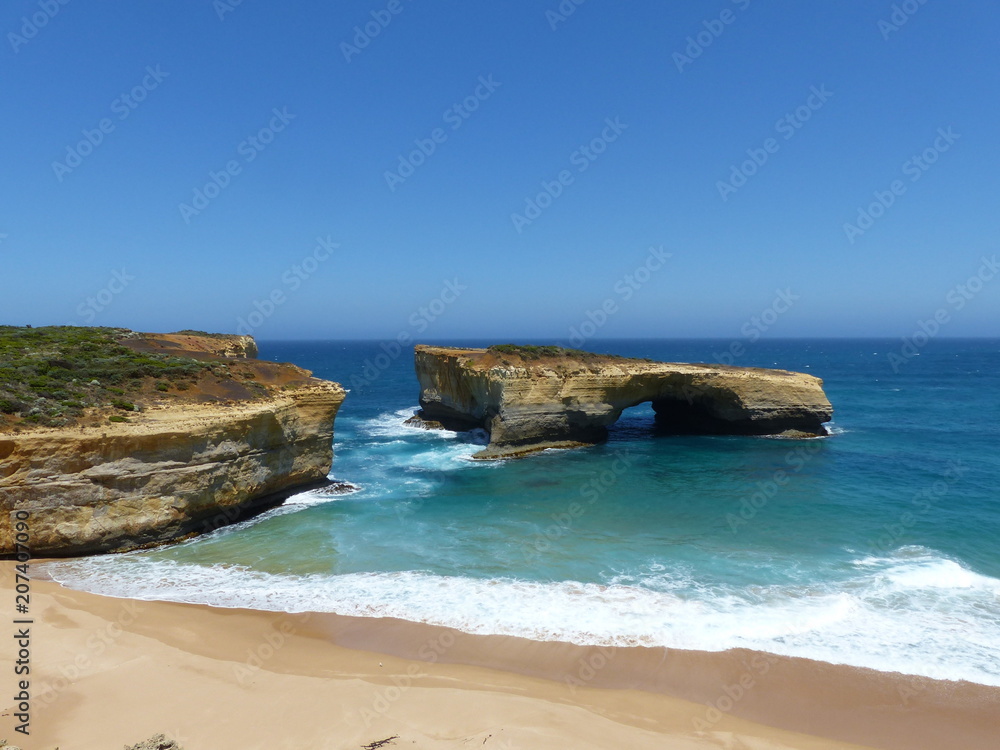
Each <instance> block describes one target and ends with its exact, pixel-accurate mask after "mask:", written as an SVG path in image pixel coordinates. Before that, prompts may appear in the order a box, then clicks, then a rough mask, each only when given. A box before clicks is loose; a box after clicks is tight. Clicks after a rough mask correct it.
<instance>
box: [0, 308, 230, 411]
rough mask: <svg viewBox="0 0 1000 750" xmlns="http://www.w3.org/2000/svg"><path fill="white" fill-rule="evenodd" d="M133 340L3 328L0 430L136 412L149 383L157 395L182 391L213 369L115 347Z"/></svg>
mask: <svg viewBox="0 0 1000 750" xmlns="http://www.w3.org/2000/svg"><path fill="white" fill-rule="evenodd" d="M134 335H136V334H134V333H132V332H131V331H128V330H126V329H123V328H89V327H80V326H47V327H44V328H20V327H15V326H0V426H2V425H4V424H8V425H9V424H12V423H13V424H17V423H21V422H23V423H26V425H46V426H50V427H61V426H64V425H67V424H70V423H72V422H74V421H76V420H77V419H78V418H80V417H81V416H82V415H83V414H84V410H85V409H87V408H91V407H98V408H108V409H118V410H120V411H121V412H122V413H124V412H128V411H133V410H135V409H136V406H135V404H134V403H133V400H134V396H135V395H138V394H139V392H140V391H141V390H142V387H143V385H144V384H145V383H146V382H147V380H148V379H155V381H156V384H157V385H156V388H157V390H159V391H165V390H168V389H169V388H170V387H171V386H174V387H175V388H178V389H180V390H183V389H185V388H186V387H189V384H190V383H191V382H193V381H194V380H195V379H196V378H197V377H198V375H199V374H200V373H201V372H202V371H203V370H205V369H207V368H211V367H212V366H213V363H211V362H202V361H199V360H196V359H189V358H187V357H177V356H173V355H166V354H156V353H144V352H136V351H133V350H132V349H129V348H128V347H126V346H122V345H121V344H120V343H119V340H120V339H122V338H127V337H130V336H134ZM160 384H163V385H160Z"/></svg>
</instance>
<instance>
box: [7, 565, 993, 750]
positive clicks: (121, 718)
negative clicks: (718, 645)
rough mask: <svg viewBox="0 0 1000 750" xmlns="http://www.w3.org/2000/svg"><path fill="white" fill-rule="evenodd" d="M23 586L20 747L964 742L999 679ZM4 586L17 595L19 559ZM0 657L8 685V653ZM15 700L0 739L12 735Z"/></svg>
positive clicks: (969, 747) (984, 737)
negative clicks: (26, 712) (29, 608)
mask: <svg viewBox="0 0 1000 750" xmlns="http://www.w3.org/2000/svg"><path fill="white" fill-rule="evenodd" d="M31 586H32V603H33V614H34V618H35V623H36V624H35V625H34V626H33V627H34V628H35V632H36V633H37V634H38V635H37V636H36V640H35V641H34V643H35V644H37V645H35V646H34V648H35V649H36V650H37V653H36V654H35V656H34V659H35V662H34V666H33V674H32V677H33V688H32V689H33V692H32V695H33V701H34V703H33V706H34V707H33V709H32V729H33V731H32V735H31V743H30V744H29V743H27V742H24V743H22V747H24V750H33V749H34V748H38V750H52V748H54V747H56V746H61V747H73V748H91V747H92V748H95V750H96V749H97V748H102V747H109V748H112V747H116V746H119V747H120V746H121V745H122V744H125V743H129V744H131V743H135V742H139V741H141V740H144V739H147V738H148V737H150V736H152V735H153V734H155V733H157V732H164V733H166V734H167V735H168V736H172V737H174V739H177V740H178V741H179V742H180V744H181V745H182V746H183V747H184V748H185V750H199V748H206V749H207V748H213V749H214V748H221V747H239V748H249V747H261V748H264V747H267V748H269V749H270V748H275V747H286V746H287V747H288V748H292V747H301V748H306V747H316V748H321V747H330V748H334V747H337V748H339V747H359V746H360V745H362V744H366V743H370V742H374V741H379V740H381V739H384V738H386V737H389V736H391V735H393V734H398V735H399V736H400V739H399V740H397V741H396V744H397V745H398V746H411V747H460V746H464V745H463V742H466V741H469V739H470V738H472V737H475V738H476V742H475V743H474V744H476V745H485V747H487V748H489V747H491V746H492V747H495V748H502V747H504V745H503V744H501V742H503V743H506V746H507V747H508V748H510V750H514V748H519V747H532V748H534V747H544V748H548V747H553V748H556V747H567V746H574V747H595V748H596V747H626V746H627V747H650V748H652V747H657V748H684V749H687V748H691V749H692V750H694V748H701V747H704V748H712V747H733V748H743V747H747V748H750V747H752V748H754V750H757V748H767V749H768V750H770V749H772V748H773V749H774V750H777V749H778V748H809V749H810V750H812V749H813V748H815V749H816V750H819V748H830V749H831V750H834V749H839V750H846V749H847V748H850V747H874V748H887V749H890V748H891V749H892V750H896V748H899V750H903V749H904V748H905V749H906V750H922V749H924V748H926V749H927V750H935V749H937V748H941V747H949V746H950V747H962V748H964V749H965V750H976V749H977V748H992V747H995V742H996V733H997V731H998V723H1000V722H998V720H997V719H996V711H997V708H998V706H1000V688H995V687H990V686H982V685H976V684H973V683H967V682H947V681H939V680H931V679H927V678H919V677H910V676H906V675H901V674H895V673H885V672H878V671H875V670H871V669H863V668H857V667H847V666H840V665H834V664H827V663H824V662H816V661H811V660H808V659H803V658H798V657H783V656H774V655H771V654H764V653H760V652H753V651H745V650H734V651H726V652H718V653H712V652H696V651H681V650H675V649H669V650H668V649H663V648H656V649H654V648H642V647H627V648H626V647H594V646H576V645H573V644H569V643H561V642H541V641H532V640H528V639H524V638H517V637H513V636H483V635H470V634H467V633H462V632H459V631H455V630H452V629H449V628H444V627H439V626H432V625H424V624H420V623H412V622H406V621H402V620H393V619H372V618H361V617H348V616H342V615H334V614H329V613H321V614H316V613H313V614H309V613H305V614H282V613H275V612H264V611H259V610H245V609H221V608H212V607H208V606H205V605H196V604H180V603H173V602H161V601H138V600H131V599H118V598H112V597H104V596H99V595H96V594H89V593H85V592H81V591H76V590H74V589H69V588H64V587H62V586H61V585H60V584H57V583H55V582H53V581H46V580H41V579H33V580H32V582H31ZM3 588H4V594H3V596H5V597H7V598H8V600H9V601H13V564H8V567H7V572H6V574H5V576H4V584H3ZM4 660H5V661H9V662H12V661H13V659H12V658H10V659H8V658H7V657H6V655H5V656H4ZM3 668H4V669H5V671H6V673H7V674H8V675H11V677H9V678H8V680H9V682H12V680H13V677H12V675H13V668H12V664H7V665H5V666H4V667H3ZM11 695H13V694H11ZM147 696H148V697H147ZM11 704H12V702H11V698H9V697H8V698H7V699H6V700H5V701H4V709H5V710H4V712H3V713H4V714H5V715H4V716H3V721H4V724H3V728H2V729H0V737H6V738H7V739H8V740H9V741H11V742H16V740H15V739H14V738H16V737H19V736H20V735H17V734H15V733H14V732H13V724H12V723H11V722H12V717H11V715H10V714H11V711H10V708H11ZM719 709H721V710H719ZM724 712H725V713H724ZM213 717H214V718H213ZM321 730H322V732H321ZM320 734H323V735H324V737H325V738H326V739H320ZM220 743H221V744H220ZM255 743H257V744H255ZM282 743H289V744H287V745H286V744H282ZM317 743H326V744H317ZM737 743H743V744H737Z"/></svg>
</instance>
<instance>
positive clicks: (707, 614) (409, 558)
mask: <svg viewBox="0 0 1000 750" xmlns="http://www.w3.org/2000/svg"><path fill="white" fill-rule="evenodd" d="M465 343H484V344H485V343H495V342H465ZM546 343H547V342H546ZM727 345H728V342H720V341H617V342H615V341H603V342H591V346H590V348H591V349H593V350H595V351H606V352H612V353H617V354H624V355H629V356H637V357H651V358H653V359H660V360H665V361H705V362H713V361H715V356H714V355H715V353H716V352H722V351H724V349H725V347H726V346H727ZM899 346H900V344H899V342H898V341H895V342H894V341H772V342H758V343H757V344H754V345H748V348H749V352H748V353H747V354H746V355H745V356H744V357H743V358H741V359H740V360H738V361H737V362H736V363H735V364H738V365H747V366H750V365H753V366H763V367H782V368H786V369H792V370H801V371H804V372H810V373H812V374H815V375H818V376H820V377H822V378H824V380H825V382H826V390H827V393H828V395H829V396H830V400H831V401H832V402H833V404H834V407H835V410H836V414H835V422H834V427H835V429H834V433H835V434H834V435H832V436H831V437H829V438H825V439H821V440H810V441H789V440H777V439H768V438H752V437H749V438H748V437H677V436H664V435H659V434H657V432H656V430H655V429H654V425H653V414H652V410H651V409H650V408H649V405H648V404H645V405H640V406H638V407H635V408H634V409H630V410H628V411H627V412H626V413H625V415H623V417H622V419H621V420H620V421H619V423H618V424H617V425H616V426H615V427H614V428H613V430H612V435H611V437H610V439H609V440H608V442H607V443H606V444H604V445H600V446H596V447H594V448H587V449H582V450H575V451H547V452H545V453H542V454H538V455H535V456H532V457H530V458H526V459H523V460H516V461H503V462H477V461H471V460H470V459H469V456H470V455H471V454H472V453H474V452H475V451H477V450H479V448H480V447H481V445H482V443H483V442H484V441H485V435H484V434H482V433H481V432H480V433H449V432H445V433H442V432H429V431H424V430H419V429H414V428H409V427H406V426H404V425H403V421H404V420H405V419H406V418H407V417H408V416H409V415H410V414H412V413H413V412H414V411H415V409H416V402H417V396H418V388H417V383H416V378H415V377H414V375H413V367H412V352H410V351H403V352H401V353H400V354H399V356H397V357H395V358H392V357H389V356H388V355H385V356H383V357H382V359H381V360H379V361H376V357H377V356H378V355H379V354H380V353H382V354H384V350H383V349H382V348H380V346H379V342H370V343H368V342H363V343H361V342H352V343H344V342H339V343H338V342H295V343H292V342H284V343H281V342H270V343H269V342H263V343H262V344H261V356H262V357H263V358H267V359H278V360H284V361H294V362H295V363H297V364H299V365H302V366H304V367H308V368H310V369H312V370H313V371H314V372H315V374H316V375H317V376H319V377H326V378H330V379H333V380H338V381H340V382H342V383H344V384H345V385H346V386H348V387H350V388H351V393H350V394H349V396H348V398H347V400H346V401H345V403H344V406H343V407H342V409H341V412H340V414H339V415H338V417H337V424H336V437H335V453H336V457H335V460H334V471H333V475H332V476H334V477H336V478H337V479H342V480H348V481H350V482H353V483H355V484H357V485H358V486H359V487H360V489H359V490H358V491H357V492H355V493H353V494H349V495H341V496H335V497H318V496H316V495H311V494H309V493H305V494H303V495H299V496H296V497H294V498H292V499H290V500H289V501H288V502H287V503H286V504H285V505H284V506H282V507H280V508H277V509H275V510H273V511H270V512H269V513H267V514H265V515H263V516H260V517H258V518H256V519H253V520H251V521H248V522H246V523H243V524H240V525H237V526H234V527H230V528H227V529H222V530H220V531H218V532H216V533H214V534H211V535H208V536H206V537H202V538H199V539H195V540H192V541H189V542H185V543H183V544H179V545H176V546H172V547H168V548H164V549H160V550H156V551H151V552H141V553H131V554H127V555H116V556H105V557H98V558H89V559H86V560H81V561H67V562H60V563H53V564H49V565H48V566H47V567H48V571H49V573H50V574H51V575H52V576H53V577H54V578H55V579H56V580H59V581H61V582H62V583H64V584H66V585H69V586H73V587H75V588H81V589H86V590H89V591H95V592H99V593H104V594H111V595H116V596H131V597H136V598H142V599H165V600H173V601H187V602H202V603H206V604H212V605H216V606H227V607H236V606H243V607H255V608H260V609H270V610H284V611H304V610H319V611H330V612H338V613H342V614H352V615H371V616H394V617H400V618H404V619H410V620H415V621H422V622H430V623H436V624H442V625H450V626H454V627H457V628H461V629H463V630H466V631H469V632H474V633H495V634H511V635H522V636H527V637H532V638H537V639H553V640H567V641H573V642H577V643H592V644H621V645H625V644H643V645H662V646H669V647H677V648H692V649H703V650H711V651H716V650H722V649H726V648H731V647H746V648H752V649H758V650H763V651H770V652H772V653H779V654H787V655H796V656H805V657H810V658H814V659H821V660H825V661H830V662H836V663H844V664H853V665H856V666H867V667H874V668H877V669H883V670H890V671H900V672H905V673H910V674H918V675H924V676H929V677H938V678H946V679H967V680H971V681H975V682H980V683H984V684H991V685H1000V550H998V546H997V544H996V541H997V539H998V538H1000V452H998V450H997V447H998V438H1000V397H998V396H997V394H998V393H1000V342H997V341H957V340H951V341H945V340H941V341H933V342H931V343H930V344H929V345H928V346H927V347H926V348H925V349H924V350H923V351H922V352H921V353H920V356H918V357H914V358H912V359H911V360H909V361H907V363H906V364H905V365H903V366H902V368H901V372H899V373H898V374H897V373H894V372H893V369H892V367H891V366H890V363H889V361H888V359H887V354H888V353H889V352H891V351H895V352H898V351H899ZM386 362H388V366H387V367H385V368H384V369H378V368H377V367H376V366H375V365H376V364H377V365H382V364H386ZM373 374H374V375H377V377H375V378H374V379H373V380H372V382H371V383H370V384H367V385H366V384H363V383H361V382H360V380H359V379H360V378H362V377H370V376H372V375H373ZM352 383H353V385H352ZM779 472H783V473H779ZM785 477H787V480H786V481H784V482H781V479H782V478H785ZM776 480H778V481H776ZM779 482H781V483H780V484H779Z"/></svg>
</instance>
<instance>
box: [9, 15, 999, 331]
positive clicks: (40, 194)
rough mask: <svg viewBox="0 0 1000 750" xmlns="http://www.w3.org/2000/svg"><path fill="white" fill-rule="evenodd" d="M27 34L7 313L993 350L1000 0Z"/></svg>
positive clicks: (46, 22)
mask: <svg viewBox="0 0 1000 750" xmlns="http://www.w3.org/2000/svg"><path fill="white" fill-rule="evenodd" d="M0 33H2V35H3V38H2V39H0V56H2V58H3V67H2V73H0V97H2V98H0V100H2V102H3V117H2V118H0V133H2V146H0V149H2V154H3V161H2V165H3V176H2V180H0V268H2V278H3V297H2V302H0V322H4V323H10V324H25V323H31V324H34V325H44V324H57V323H58V324H83V323H94V324H98V325H122V326H127V327H130V328H135V329H140V330H177V329H181V328H198V329H208V330H215V331H227V332H228V331H236V330H237V329H239V328H242V329H243V332H248V331H250V332H253V333H254V335H256V336H258V337H259V338H262V339H278V338H388V337H394V336H396V335H397V334H399V333H409V334H412V335H414V336H415V337H416V338H418V339H421V338H422V339H432V338H448V337H477V338H481V337H496V338H501V339H504V338H505V339H510V340H516V339H518V338H529V337H530V338H545V337H550V338H552V339H553V340H559V341H562V342H565V341H568V340H569V338H570V336H571V332H572V331H573V330H577V331H580V330H582V331H583V333H584V334H586V336H587V337H608V338H612V337H616V338H617V337H633V336H634V337H647V336H649V337H661V336H662V337H702V336H718V337H723V338H725V337H740V336H748V335H751V334H753V333H754V332H755V331H756V332H758V333H759V334H763V335H767V336H776V337H785V336H893V337H897V336H898V337H903V336H907V335H910V334H912V333H913V332H914V331H916V330H919V327H920V324H921V322H926V321H928V320H930V319H932V318H934V316H935V315H939V317H940V313H941V311H943V312H944V315H945V317H944V318H940V324H939V325H940V328H941V331H940V333H941V335H948V336H968V335H973V336H978V335H989V336H997V335H1000V326H998V322H1000V273H998V269H996V268H995V266H994V264H993V261H992V259H993V258H994V257H995V256H994V254H996V253H1000V243H998V241H997V239H998V236H1000V231H998V230H1000V210H998V209H1000V205H998V199H1000V190H998V180H997V176H998V170H1000V138H998V134H1000V103H998V97H997V93H998V91H1000V64H998V55H997V51H998V47H997V40H998V39H1000V6H998V5H997V3H996V2H995V1H994V0H949V2H945V1H944V0H924V1H923V2H920V0H907V1H906V2H900V3H893V2H890V1H889V0H885V1H884V2H880V1H877V0H823V1H816V2H805V0H802V1H800V2H791V1H789V0H768V1H767V2H764V0H711V1H709V0H705V1H699V2H666V1H664V0H636V1H635V2H628V3H622V2H609V1H608V0H582V1H581V0H576V2H573V1H572V0H566V1H565V2H562V3H561V4H560V3H559V2H558V0H548V1H545V0H510V1H509V2H502V3H492V2H467V1H459V0H438V1H431V0H367V1H365V2H361V1H358V0H337V1H336V2H320V1H319V0H314V1H313V2H305V1H300V0H284V1H283V2H280V3H279V2H267V1H266V0H242V2H238V1H237V0H217V1H216V2H213V0H170V2H145V3H133V2H106V3H87V2H83V0H41V2H39V0H34V1H33V2H29V1H26V0H8V2H5V3H4V4H3V6H2V9H0ZM859 212H860V215H859ZM984 258H985V261H984ZM994 276H996V277H997V278H996V279H995V280H994V278H993V277H994ZM973 277H974V279H973V281H972V282H971V285H970V283H969V279H970V278H973ZM602 308H603V309H602ZM755 318H756V319H757V320H758V321H759V322H754V320H755ZM588 322H589V325H588ZM581 326H583V328H582V329H581ZM577 343H579V342H577Z"/></svg>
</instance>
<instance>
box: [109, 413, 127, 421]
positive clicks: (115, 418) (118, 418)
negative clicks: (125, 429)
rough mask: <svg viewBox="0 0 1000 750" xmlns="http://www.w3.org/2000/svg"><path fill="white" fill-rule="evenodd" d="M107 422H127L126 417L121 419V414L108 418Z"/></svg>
mask: <svg viewBox="0 0 1000 750" xmlns="http://www.w3.org/2000/svg"><path fill="white" fill-rule="evenodd" d="M108 421H109V422H128V417H123V416H122V415H121V414H112V415H111V416H110V417H108Z"/></svg>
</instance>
